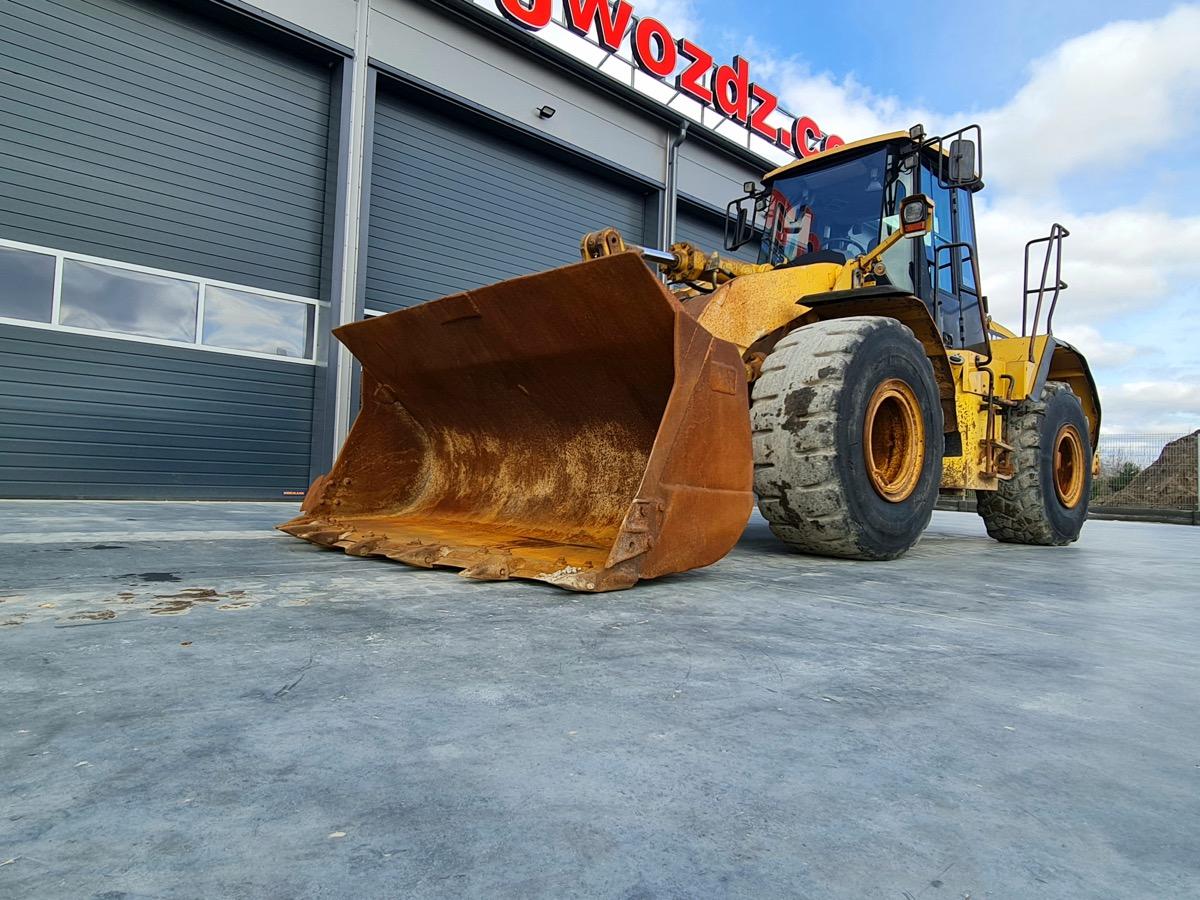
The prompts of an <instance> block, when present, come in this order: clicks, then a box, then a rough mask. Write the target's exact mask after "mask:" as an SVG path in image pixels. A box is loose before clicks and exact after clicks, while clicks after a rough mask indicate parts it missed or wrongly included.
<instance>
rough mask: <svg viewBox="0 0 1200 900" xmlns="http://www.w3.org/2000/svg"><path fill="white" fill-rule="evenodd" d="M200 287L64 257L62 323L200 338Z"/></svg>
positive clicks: (169, 337) (178, 338) (172, 337)
mask: <svg viewBox="0 0 1200 900" xmlns="http://www.w3.org/2000/svg"><path fill="white" fill-rule="evenodd" d="M199 302H200V286H199V285H198V284H196V283H195V282H189V281H179V280H178V279H175V278H165V277H163V276H162V275H150V274H148V273H146V272H138V271H135V270H132V269H117V268H113V267H112V266H102V265H97V264H96V263H90V262H80V261H79V260H75V259H68V260H64V262H63V280H62V301H61V304H62V305H61V310H60V313H59V320H58V321H59V322H60V323H61V324H63V325H73V326H74V327H76V328H87V329H89V330H91V331H116V332H120V333H121V334H140V335H143V336H144V337H156V338H164V339H166V340H168V341H182V342H184V343H189V344H190V343H193V342H194V341H195V340H196V305H197V304H198V303H199Z"/></svg>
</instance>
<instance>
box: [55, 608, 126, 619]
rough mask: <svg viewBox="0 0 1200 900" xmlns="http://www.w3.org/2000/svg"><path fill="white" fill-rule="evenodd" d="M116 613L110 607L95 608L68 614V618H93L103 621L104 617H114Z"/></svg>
mask: <svg viewBox="0 0 1200 900" xmlns="http://www.w3.org/2000/svg"><path fill="white" fill-rule="evenodd" d="M116 617H117V614H116V613H115V612H113V611H112V610H111V609H96V610H88V611H87V612H81V613H75V615H73V616H68V617H67V618H69V619H95V620H97V621H104V620H105V619H115V618H116Z"/></svg>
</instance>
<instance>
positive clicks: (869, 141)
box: [763, 131, 909, 182]
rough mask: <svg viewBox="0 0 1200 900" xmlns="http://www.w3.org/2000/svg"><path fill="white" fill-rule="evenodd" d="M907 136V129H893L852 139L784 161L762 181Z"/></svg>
mask: <svg viewBox="0 0 1200 900" xmlns="http://www.w3.org/2000/svg"><path fill="white" fill-rule="evenodd" d="M907 137H909V133H908V132H907V131H893V132H890V133H889V134H881V135H878V136H877V137H870V138H863V139H862V140H861V141H852V142H851V143H849V144H842V145H840V146H838V147H834V148H833V149H832V150H825V151H824V152H822V153H814V154H813V155H812V156H806V157H804V159H798V160H796V161H795V162H790V163H785V164H784V165H782V166H780V167H779V168H778V169H772V170H771V171H770V172H768V173H767V174H766V175H764V176H763V181H764V182H770V181H772V180H773V179H775V178H778V177H779V176H780V175H782V174H784V173H785V172H791V171H793V170H795V169H799V168H800V167H801V166H806V165H809V164H810V163H813V162H816V161H817V160H818V159H822V160H824V159H829V157H831V156H833V155H835V154H837V153H845V152H846V151H847V150H858V149H859V148H861V147H870V146H872V145H873V144H886V143H888V142H889V141H898V140H903V139H904V138H907Z"/></svg>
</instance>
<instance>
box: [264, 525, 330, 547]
mask: <svg viewBox="0 0 1200 900" xmlns="http://www.w3.org/2000/svg"><path fill="white" fill-rule="evenodd" d="M278 528H279V530H280V531H282V532H284V533H286V534H290V535H292V536H294V537H298V538H301V539H302V540H306V541H309V542H310V543H313V544H322V545H324V546H326V547H333V546H339V544H338V542H339V541H340V540H341V539H342V537H343V536H344V535H345V534H346V529H345V527H344V526H342V525H338V524H337V523H334V522H322V521H312V520H304V519H293V520H292V521H291V522H285V523H284V524H283V525H280V526H278Z"/></svg>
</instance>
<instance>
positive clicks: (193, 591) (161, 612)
mask: <svg viewBox="0 0 1200 900" xmlns="http://www.w3.org/2000/svg"><path fill="white" fill-rule="evenodd" d="M245 593H246V592H245V591H226V592H225V593H223V594H222V593H219V592H218V591H217V590H215V589H214V588H184V589H183V590H182V591H180V592H179V593H177V594H155V595H154V599H155V600H158V601H160V602H158V603H156V604H155V605H154V606H152V607H150V614H151V615H153V616H181V615H184V614H185V613H187V612H188V611H189V610H191V608H192V606H193V605H194V604H196V603H218V602H220V601H221V600H233V598H237V597H242V596H244V595H245ZM235 603H236V601H235ZM227 606H228V605H227ZM241 606H249V604H238V605H234V606H228V608H231V609H240V608H241ZM217 608H218V609H220V608H221V607H219V606H218V607H217Z"/></svg>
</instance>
